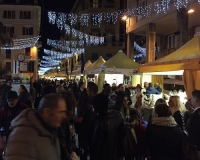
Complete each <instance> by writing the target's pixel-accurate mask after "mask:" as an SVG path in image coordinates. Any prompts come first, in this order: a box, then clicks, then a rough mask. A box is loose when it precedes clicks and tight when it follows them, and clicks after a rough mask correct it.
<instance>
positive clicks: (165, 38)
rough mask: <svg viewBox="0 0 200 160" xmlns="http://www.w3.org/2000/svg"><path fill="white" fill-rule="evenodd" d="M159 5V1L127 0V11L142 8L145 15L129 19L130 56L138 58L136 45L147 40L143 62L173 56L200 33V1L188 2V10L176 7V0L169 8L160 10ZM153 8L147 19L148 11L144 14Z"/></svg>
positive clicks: (140, 11)
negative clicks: (156, 5)
mask: <svg viewBox="0 0 200 160" xmlns="http://www.w3.org/2000/svg"><path fill="white" fill-rule="evenodd" d="M155 2H159V1H158V0H127V9H129V10H131V9H133V8H138V10H137V12H138V15H139V14H141V13H142V14H141V15H142V16H132V17H129V18H128V19H127V22H126V33H127V53H128V55H129V56H130V57H134V56H136V55H137V54H138V53H137V51H136V49H134V42H135V41H138V40H139V41H143V42H144V43H141V47H143V48H146V55H143V56H142V59H143V63H148V62H152V61H154V60H156V59H159V58H161V57H163V56H165V55H167V54H170V53H172V52H173V51H175V50H176V49H178V48H180V47H181V46H182V45H184V44H185V43H186V42H188V41H189V40H190V39H191V38H193V37H194V35H195V33H196V32H199V31H200V21H199V18H198V17H199V15H200V4H199V2H198V1H197V0H190V1H188V4H187V6H186V8H184V7H183V6H181V7H182V8H181V7H180V8H179V6H178V5H174V0H171V1H169V5H166V6H165V7H161V8H156V7H155ZM166 3H167V1H166ZM158 4H159V3H158ZM150 7H151V11H149V15H148V16H146V15H145V14H144V13H146V12H142V11H147V10H148V9H149V10H150ZM177 7H178V8H179V9H177ZM159 9H160V10H159ZM191 9H193V11H192V10H191ZM189 10H190V12H188V11H189ZM136 15H137V14H136ZM140 54H144V53H140ZM136 57H137V56H136ZM136 59H137V58H136ZM140 59H141V58H140Z"/></svg>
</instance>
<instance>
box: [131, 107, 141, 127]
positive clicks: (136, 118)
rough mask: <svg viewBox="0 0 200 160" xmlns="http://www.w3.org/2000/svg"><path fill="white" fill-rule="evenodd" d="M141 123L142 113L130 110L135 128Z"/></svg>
mask: <svg viewBox="0 0 200 160" xmlns="http://www.w3.org/2000/svg"><path fill="white" fill-rule="evenodd" d="M140 121H141V115H140V113H139V112H138V110H137V109H131V110H130V121H129V122H130V124H131V125H132V126H133V127H136V126H138V125H139V123H140Z"/></svg>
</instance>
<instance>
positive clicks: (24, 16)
mask: <svg viewBox="0 0 200 160" xmlns="http://www.w3.org/2000/svg"><path fill="white" fill-rule="evenodd" d="M20 19H31V11H20Z"/></svg>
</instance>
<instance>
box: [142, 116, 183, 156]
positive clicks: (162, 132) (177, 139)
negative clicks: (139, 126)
mask: <svg viewBox="0 0 200 160" xmlns="http://www.w3.org/2000/svg"><path fill="white" fill-rule="evenodd" d="M152 123H153V122H152ZM160 123H163V119H162V118H161V120H160ZM146 131H147V142H148V146H149V148H150V155H151V160H182V132H181V130H180V129H179V126H178V125H175V126H170V123H169V126H168V125H165V126H161V125H158V124H157V125H156V124H152V125H149V126H148V127H147V130H146Z"/></svg>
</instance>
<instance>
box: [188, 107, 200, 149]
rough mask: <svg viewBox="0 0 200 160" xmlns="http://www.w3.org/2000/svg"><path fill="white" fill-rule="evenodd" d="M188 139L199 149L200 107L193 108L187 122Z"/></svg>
mask: <svg viewBox="0 0 200 160" xmlns="http://www.w3.org/2000/svg"><path fill="white" fill-rule="evenodd" d="M187 130H188V135H189V140H190V141H191V143H192V144H193V145H195V146H196V147H197V148H198V150H200V108H199V109H197V110H195V111H194V112H193V113H192V114H191V116H190V118H189V119H188V123H187Z"/></svg>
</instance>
